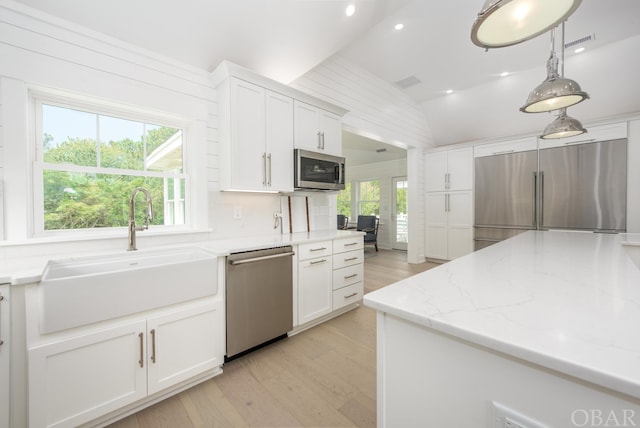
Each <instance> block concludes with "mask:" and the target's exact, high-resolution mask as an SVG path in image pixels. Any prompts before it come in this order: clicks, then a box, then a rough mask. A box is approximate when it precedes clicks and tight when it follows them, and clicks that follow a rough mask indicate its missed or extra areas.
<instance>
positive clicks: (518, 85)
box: [421, 36, 640, 146]
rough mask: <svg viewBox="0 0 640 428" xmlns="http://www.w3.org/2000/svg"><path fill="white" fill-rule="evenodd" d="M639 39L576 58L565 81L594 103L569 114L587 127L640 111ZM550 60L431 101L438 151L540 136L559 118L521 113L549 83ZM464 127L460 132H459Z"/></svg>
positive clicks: (430, 116)
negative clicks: (467, 143)
mask: <svg viewBox="0 0 640 428" xmlns="http://www.w3.org/2000/svg"><path fill="white" fill-rule="evenodd" d="M639 51H640V36H636V37H632V38H628V39H624V40H621V41H619V42H617V43H612V44H610V45H607V46H604V47H602V48H599V49H595V50H593V51H592V52H589V51H586V52H584V53H582V54H579V55H572V56H569V57H568V58H567V59H566V65H565V75H566V76H567V77H569V78H571V79H573V80H575V81H577V82H578V83H579V84H580V86H581V87H582V89H583V90H584V91H586V92H587V93H588V94H589V96H590V97H591V98H590V99H589V100H586V101H584V102H582V103H580V104H578V105H576V106H573V107H570V108H569V109H568V110H567V113H568V114H569V116H571V117H574V118H576V119H578V120H580V121H581V122H582V123H583V124H585V123H587V122H593V121H595V120H601V119H605V118H613V117H617V116H621V115H627V114H631V113H634V112H638V111H640V96H638V94H640V79H638V78H637V76H636V75H637V70H638V67H639V66H640V64H639V61H640V57H639V56H638V55H637V54H634V53H633V52H639ZM545 58H546V57H541V61H540V66H539V67H537V68H535V69H532V70H529V71H526V72H523V73H517V74H512V75H510V76H507V77H505V78H502V79H498V80H495V81H493V82H491V83H490V84H486V85H481V86H477V87H473V88H471V89H468V90H464V91H460V92H457V93H453V94H451V95H447V96H443V97H440V98H436V99H433V100H430V101H427V102H425V103H423V104H422V105H421V107H422V109H423V111H424V112H425V114H426V118H427V122H428V124H429V127H430V128H431V131H432V133H433V143H434V144H435V145H437V146H442V145H449V144H456V143H461V142H465V141H474V140H484V139H497V138H504V137H509V136H514V135H520V134H527V133H533V134H536V135H539V134H540V133H541V132H542V131H543V130H544V127H545V126H546V125H547V124H548V123H550V122H551V121H552V120H553V119H554V118H555V116H557V114H556V113H553V114H551V113H539V114H525V113H522V112H520V111H519V108H520V107H521V106H522V105H523V104H524V103H525V101H526V99H527V96H528V95H529V92H530V91H532V90H533V89H534V88H535V87H536V86H538V85H539V84H540V83H542V81H543V80H544V79H545V77H546V75H547V73H546V69H545V63H544V60H545ZM461 125H462V126H461Z"/></svg>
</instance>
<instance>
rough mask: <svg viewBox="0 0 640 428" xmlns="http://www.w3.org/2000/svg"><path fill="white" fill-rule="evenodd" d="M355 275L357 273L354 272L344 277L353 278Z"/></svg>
mask: <svg viewBox="0 0 640 428" xmlns="http://www.w3.org/2000/svg"><path fill="white" fill-rule="evenodd" d="M356 276H358V274H357V273H354V274H351V275H347V276H345V277H344V279H349V278H355V277H356Z"/></svg>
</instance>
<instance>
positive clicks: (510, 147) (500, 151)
mask: <svg viewBox="0 0 640 428" xmlns="http://www.w3.org/2000/svg"><path fill="white" fill-rule="evenodd" d="M537 149H538V141H537V138H536V137H526V138H520V139H517V140H509V141H501V142H499V143H490V144H481V145H478V146H475V147H474V148H473V156H474V157H476V158H480V157H484V156H495V155H504V154H508V153H517V152H528V151H530V150H537Z"/></svg>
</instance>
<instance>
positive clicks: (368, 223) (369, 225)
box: [356, 215, 379, 251]
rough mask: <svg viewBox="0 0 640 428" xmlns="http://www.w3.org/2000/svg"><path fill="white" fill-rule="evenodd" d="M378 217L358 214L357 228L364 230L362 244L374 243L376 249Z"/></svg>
mask: <svg viewBox="0 0 640 428" xmlns="http://www.w3.org/2000/svg"><path fill="white" fill-rule="evenodd" d="M378 224H379V221H378V218H377V217H376V216H374V215H359V216H358V226H357V228H356V229H357V230H359V231H361V232H366V235H364V245H374V246H375V247H376V251H378Z"/></svg>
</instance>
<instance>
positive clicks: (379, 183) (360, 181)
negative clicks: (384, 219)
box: [356, 178, 382, 217]
mask: <svg viewBox="0 0 640 428" xmlns="http://www.w3.org/2000/svg"><path fill="white" fill-rule="evenodd" d="M371 181H377V182H378V192H380V187H381V186H382V183H381V181H380V179H379V178H372V179H371V180H359V181H357V183H358V188H357V192H358V200H357V204H356V215H363V214H361V213H362V209H361V208H362V202H376V200H368V199H367V200H365V201H363V200H362V195H361V192H360V185H361V184H362V183H368V182H371ZM381 197H382V195H379V197H378V199H377V202H378V214H376V217H380V207H381V205H380V198H381Z"/></svg>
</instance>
